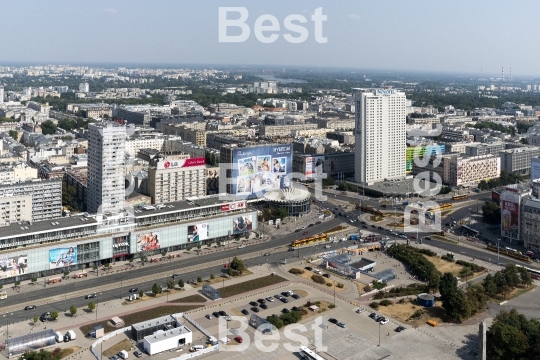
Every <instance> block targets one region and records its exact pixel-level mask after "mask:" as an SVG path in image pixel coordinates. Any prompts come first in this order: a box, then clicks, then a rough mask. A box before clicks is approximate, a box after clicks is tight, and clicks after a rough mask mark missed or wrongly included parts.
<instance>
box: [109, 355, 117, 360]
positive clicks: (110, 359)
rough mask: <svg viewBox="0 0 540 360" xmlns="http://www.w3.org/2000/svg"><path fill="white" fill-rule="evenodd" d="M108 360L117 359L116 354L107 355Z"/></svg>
mask: <svg viewBox="0 0 540 360" xmlns="http://www.w3.org/2000/svg"><path fill="white" fill-rule="evenodd" d="M109 360H118V356H117V355H113V356H109Z"/></svg>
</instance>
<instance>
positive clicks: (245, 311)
mask: <svg viewBox="0 0 540 360" xmlns="http://www.w3.org/2000/svg"><path fill="white" fill-rule="evenodd" d="M241 313H242V314H244V315H249V311H247V310H246V309H242V311H241Z"/></svg>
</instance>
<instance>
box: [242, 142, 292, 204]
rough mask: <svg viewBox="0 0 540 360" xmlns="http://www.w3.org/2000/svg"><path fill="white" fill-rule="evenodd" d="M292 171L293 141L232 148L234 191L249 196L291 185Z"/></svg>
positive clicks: (260, 194)
mask: <svg viewBox="0 0 540 360" xmlns="http://www.w3.org/2000/svg"><path fill="white" fill-rule="evenodd" d="M291 172H292V145H290V144H287V145H275V146H261V147H254V148H242V149H235V150H234V151H233V175H232V176H233V193H234V194H236V195H242V196H247V197H256V196H262V195H264V193H265V192H266V191H270V190H275V189H282V188H288V187H290V186H291V184H290V181H288V179H286V178H285V175H287V174H290V173H291Z"/></svg>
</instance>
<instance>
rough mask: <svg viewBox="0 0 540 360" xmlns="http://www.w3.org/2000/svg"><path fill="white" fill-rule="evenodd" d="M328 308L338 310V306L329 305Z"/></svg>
mask: <svg viewBox="0 0 540 360" xmlns="http://www.w3.org/2000/svg"><path fill="white" fill-rule="evenodd" d="M328 308H329V309H335V308H336V305H334V304H330V305H328Z"/></svg>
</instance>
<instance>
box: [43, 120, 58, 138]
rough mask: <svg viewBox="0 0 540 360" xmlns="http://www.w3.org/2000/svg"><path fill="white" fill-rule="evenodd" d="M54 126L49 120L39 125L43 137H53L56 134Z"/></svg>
mask: <svg viewBox="0 0 540 360" xmlns="http://www.w3.org/2000/svg"><path fill="white" fill-rule="evenodd" d="M56 129H57V128H56V125H54V123H53V122H52V121H51V120H46V121H44V122H42V123H41V132H42V133H43V135H54V133H56Z"/></svg>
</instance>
